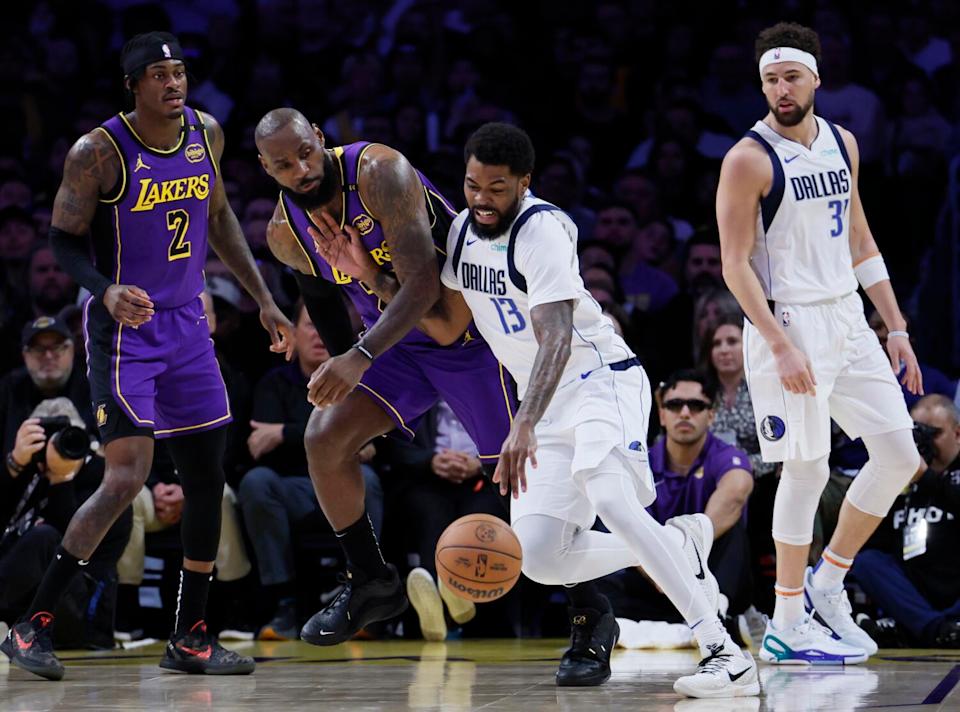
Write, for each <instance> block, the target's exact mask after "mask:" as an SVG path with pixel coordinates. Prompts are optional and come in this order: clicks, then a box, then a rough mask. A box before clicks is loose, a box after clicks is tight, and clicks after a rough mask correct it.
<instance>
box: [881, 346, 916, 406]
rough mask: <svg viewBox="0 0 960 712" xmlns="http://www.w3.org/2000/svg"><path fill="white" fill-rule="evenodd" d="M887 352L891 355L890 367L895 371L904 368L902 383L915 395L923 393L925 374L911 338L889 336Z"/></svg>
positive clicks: (898, 371) (897, 371)
mask: <svg viewBox="0 0 960 712" xmlns="http://www.w3.org/2000/svg"><path fill="white" fill-rule="evenodd" d="M887 354H889V356H890V367H891V368H893V372H894V373H900V369H901V368H903V367H904V366H905V367H906V368H904V371H903V376H902V377H901V378H900V383H902V384H903V385H905V386H906V387H907V390H908V391H910V392H911V393H913V395H915V396H918V395H919V396H922V395H923V375H922V374H921V373H920V364H919V363H917V356H916V354H915V353H913V346H912V345H911V344H910V339H909V338H907V337H904V336H893V337H890V336H888V337H887Z"/></svg>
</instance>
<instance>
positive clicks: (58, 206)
mask: <svg viewBox="0 0 960 712" xmlns="http://www.w3.org/2000/svg"><path fill="white" fill-rule="evenodd" d="M122 61H123V71H124V75H125V79H124V81H125V86H126V88H127V90H128V91H129V92H130V93H131V94H132V96H133V103H134V110H133V111H132V112H130V113H127V114H123V113H121V114H119V115H117V116H115V117H113V118H111V119H109V120H108V121H106V122H105V123H104V124H103V125H101V126H100V127H98V128H97V129H95V130H93V131H91V132H90V133H89V134H87V135H85V136H83V137H82V138H81V139H80V140H79V141H77V143H76V144H75V145H74V146H73V148H72V149H71V150H70V153H69V154H68V156H67V160H66V164H65V166H64V176H63V182H62V183H61V185H60V189H59V191H58V193H57V197H56V201H55V203H54V208H53V220H52V226H51V230H50V238H51V243H52V245H53V248H54V251H55V252H56V254H57V259H58V261H59V262H60V264H61V265H62V267H63V269H64V270H65V271H66V272H68V273H69V274H70V275H71V276H72V277H73V278H74V279H75V280H76V281H77V282H78V283H80V284H82V285H83V286H84V287H86V288H87V289H88V290H89V291H90V293H91V295H92V296H91V297H90V298H89V299H88V300H87V301H86V303H85V304H84V328H85V339H86V344H87V353H88V361H89V376H90V391H91V396H92V399H93V408H94V412H95V415H96V419H97V425H98V426H99V428H100V439H101V442H102V443H103V452H104V455H105V457H106V472H105V474H104V477H103V482H102V483H101V485H100V487H99V489H98V490H97V491H96V493H94V495H93V496H92V497H90V499H88V500H87V502H86V503H85V504H84V505H83V506H82V507H81V508H80V509H79V510H78V511H77V513H76V514H75V515H74V517H73V519H72V520H71V522H70V525H69V526H68V528H67V532H66V534H65V535H64V537H63V541H62V543H61V546H60V547H59V548H58V550H57V555H56V557H55V559H54V561H53V562H52V563H51V564H50V567H49V568H48V569H47V572H46V575H45V576H44V578H43V581H42V582H41V584H40V587H39V588H38V590H37V593H36V596H35V598H34V600H33V602H32V603H31V604H30V608H29V609H28V611H27V612H26V615H25V617H24V619H23V620H22V621H21V622H20V623H17V624H16V625H14V626H13V627H12V628H11V629H10V632H9V634H8V636H7V637H6V639H4V641H3V643H2V645H0V648H2V650H3V652H4V653H6V654H7V656H8V657H10V659H11V660H12V661H13V662H14V664H16V665H18V666H20V667H22V668H24V669H26V670H29V671H30V672H33V673H35V674H37V675H40V676H42V677H45V678H48V679H52V680H59V679H60V678H62V677H63V672H64V671H63V665H62V664H61V663H60V661H59V660H58V659H57V658H56V656H55V655H54V652H53V643H52V624H53V614H52V611H53V610H54V609H55V608H56V605H57V601H58V600H59V599H60V596H61V593H62V592H63V591H64V590H65V589H66V588H67V587H68V585H69V584H70V582H71V580H72V579H73V577H74V575H75V574H76V573H77V572H78V571H79V570H80V569H81V567H83V566H84V565H85V564H86V563H87V560H89V559H90V557H91V556H92V554H93V552H94V550H96V548H97V546H98V545H99V543H100V540H101V539H102V538H103V535H104V533H105V532H106V531H107V529H108V528H109V527H110V525H111V524H113V522H114V521H115V520H116V519H117V517H118V516H119V515H120V513H121V512H122V511H123V510H124V509H125V508H126V507H128V506H129V505H130V503H131V502H132V501H133V499H134V497H135V496H136V495H137V493H138V492H139V491H140V489H141V487H142V486H143V483H144V481H145V480H146V478H147V474H148V472H149V469H150V465H151V462H152V460H153V438H155V437H156V438H170V440H169V441H168V442H169V448H170V454H171V455H172V457H173V460H174V463H175V464H176V467H177V470H178V472H179V474H180V479H181V481H182V485H183V493H184V507H183V517H182V523H181V532H182V537H183V551H184V559H183V568H182V569H181V572H180V590H179V594H178V600H177V616H176V628H175V631H174V633H173V635H172V636H171V638H170V641H169V643H168V645H167V647H166V652H165V655H164V658H163V660H162V661H161V663H160V665H161V667H164V668H168V669H173V670H180V671H183V672H189V673H207V674H220V675H229V674H247V673H251V672H253V669H254V661H253V659H252V658H249V657H241V656H239V655H237V654H236V653H234V652H231V651H228V650H225V649H224V648H222V647H221V646H220V645H219V644H218V643H217V642H216V639H215V638H213V637H212V636H211V635H210V634H208V633H207V630H206V625H205V624H204V622H203V618H204V610H205V608H206V600H207V591H208V588H209V582H210V578H211V574H212V571H213V562H214V559H215V558H216V553H217V545H218V541H219V536H220V501H221V496H222V492H223V483H224V473H223V466H222V457H223V450H224V442H225V439H224V438H225V426H226V425H227V423H229V422H230V420H231V416H230V406H229V403H228V401H227V394H226V390H225V387H224V384H223V379H222V378H221V376H220V369H219V366H218V365H217V361H216V358H215V357H214V353H213V343H212V341H211V340H210V338H209V333H208V330H207V326H206V324H205V323H204V314H203V305H202V303H201V301H200V292H201V290H202V289H203V265H204V261H205V259H206V253H207V242H208V240H209V243H210V245H211V246H212V247H213V249H214V250H215V251H216V252H217V254H218V255H219V256H220V257H221V259H223V261H224V262H225V263H226V264H227V266H228V267H229V268H230V269H231V271H232V272H233V273H234V274H235V275H236V276H237V278H238V279H239V280H240V282H241V283H242V284H243V286H244V287H245V288H246V289H247V291H249V292H250V294H251V295H252V296H253V297H254V299H256V300H257V303H258V304H259V305H260V320H261V322H262V323H263V326H264V328H265V329H266V330H267V332H268V333H269V334H270V338H271V340H272V342H273V343H272V346H271V350H272V351H275V352H281V351H283V352H286V353H287V357H288V358H290V356H292V346H293V345H292V341H291V325H290V322H289V321H288V320H287V319H286V317H284V316H283V314H282V313H281V312H280V310H279V309H278V308H277V306H276V304H275V303H274V301H273V299H272V297H271V296H270V293H269V291H268V290H267V288H266V286H265V284H264V282H263V279H262V278H261V276H260V273H259V271H258V270H257V267H256V264H255V263H254V261H253V258H252V256H251V254H250V250H249V248H248V247H247V244H246V241H245V240H244V238H243V234H242V233H241V231H240V226H239V224H238V222H237V218H236V216H235V215H234V214H233V211H232V210H231V208H230V204H229V203H228V202H227V199H226V195H225V193H224V189H223V185H222V183H221V181H220V175H219V171H220V169H219V160H220V156H221V155H222V153H223V144H224V141H223V131H222V129H221V128H220V126H219V125H218V124H217V122H216V121H214V119H213V118H212V117H210V116H209V115H206V114H202V113H200V112H197V111H194V110H193V109H191V108H189V107H188V106H186V104H185V101H186V94H187V77H186V70H185V67H184V63H183V52H182V50H181V48H180V45H179V43H178V42H177V39H176V38H175V37H174V36H173V35H170V34H168V33H164V32H150V33H146V34H142V35H137V36H136V37H134V38H133V39H131V40H130V41H129V42H127V44H126V45H125V46H124V48H123V54H122ZM88 232H89V233H90V235H91V238H92V241H93V250H94V253H95V256H96V262H95V263H94V262H93V261H91V259H90V252H89V249H88V246H87V239H86V234H87V233H88Z"/></svg>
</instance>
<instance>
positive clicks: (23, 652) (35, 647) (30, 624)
mask: <svg viewBox="0 0 960 712" xmlns="http://www.w3.org/2000/svg"><path fill="white" fill-rule="evenodd" d="M0 650H2V651H3V652H4V653H5V654H6V656H7V657H8V658H10V662H12V663H13V664H14V665H16V666H17V667H19V668H23V669H24V670H26V671H27V672H32V673H33V674H34V675H39V676H40V677H45V678H47V679H48V680H60V679H62V678H63V663H61V662H60V661H59V660H57V656H56V655H54V654H53V616H52V615H51V614H50V613H47V612H46V611H40V612H38V613H34V614H33V617H32V618H31V619H30V620H28V621H22V622H20V623H17V624H16V625H15V626H13V627H12V628H11V629H10V630H9V631H8V632H7V637H6V638H4V639H3V642H2V643H0Z"/></svg>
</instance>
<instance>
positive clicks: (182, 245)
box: [167, 208, 190, 262]
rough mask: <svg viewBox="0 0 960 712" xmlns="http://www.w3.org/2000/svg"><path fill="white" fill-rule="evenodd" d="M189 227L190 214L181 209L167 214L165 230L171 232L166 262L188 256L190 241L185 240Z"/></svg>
mask: <svg viewBox="0 0 960 712" xmlns="http://www.w3.org/2000/svg"><path fill="white" fill-rule="evenodd" d="M189 227H190V213H188V212H187V211H186V210H184V209H183V208H178V209H177V210H170V211H168V212H167V229H168V230H170V231H171V232H173V239H172V240H170V247H168V248H167V260H168V261H170V262H173V261H174V260H182V259H183V258H184V257H189V256H190V241H189V240H187V239H185V238H186V236H187V228H189Z"/></svg>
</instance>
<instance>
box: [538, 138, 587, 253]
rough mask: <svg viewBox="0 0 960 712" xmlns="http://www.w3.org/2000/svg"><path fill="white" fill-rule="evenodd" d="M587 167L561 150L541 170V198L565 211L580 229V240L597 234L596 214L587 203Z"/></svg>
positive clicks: (539, 186) (578, 230) (539, 190)
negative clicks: (585, 172) (585, 190)
mask: <svg viewBox="0 0 960 712" xmlns="http://www.w3.org/2000/svg"><path fill="white" fill-rule="evenodd" d="M583 191H584V176H583V166H582V165H581V164H580V161H579V160H577V158H576V157H575V156H574V155H573V153H571V152H570V151H557V152H556V153H554V154H553V155H552V156H550V157H549V158H548V159H547V160H546V161H545V162H544V164H543V166H542V167H541V168H540V169H539V170H538V171H537V182H536V185H535V186H534V192H535V193H536V195H537V197H539V198H543V199H544V200H546V201H548V202H550V203H553V204H554V205H556V206H557V207H559V208H562V209H563V210H564V212H566V213H567V215H569V216H570V218H571V219H572V220H573V222H574V223H575V224H576V226H577V234H578V237H579V239H580V240H585V239H587V238H589V237H590V236H591V234H593V231H594V224H595V222H596V219H597V216H596V214H595V213H594V212H593V211H592V210H591V209H590V208H588V207H586V206H585V205H584V204H583Z"/></svg>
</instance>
